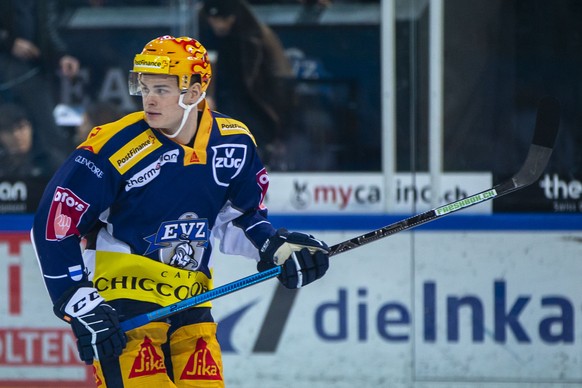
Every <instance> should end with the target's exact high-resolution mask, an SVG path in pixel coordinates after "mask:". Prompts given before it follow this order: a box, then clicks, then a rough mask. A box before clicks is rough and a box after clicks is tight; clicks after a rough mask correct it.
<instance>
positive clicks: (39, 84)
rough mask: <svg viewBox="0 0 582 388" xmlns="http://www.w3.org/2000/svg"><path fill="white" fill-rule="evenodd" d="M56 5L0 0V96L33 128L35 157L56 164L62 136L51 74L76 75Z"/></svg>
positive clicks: (75, 63)
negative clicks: (26, 115)
mask: <svg viewBox="0 0 582 388" xmlns="http://www.w3.org/2000/svg"><path fill="white" fill-rule="evenodd" d="M57 6H58V4H57V1H53V0H42V1H41V0H2V1H0V68H1V69H2V71H1V72H0V97H1V98H2V99H3V100H5V101H11V102H15V103H18V104H20V105H22V106H23V107H24V108H25V109H26V111H27V112H29V113H30V120H31V122H32V126H33V127H34V129H35V133H34V144H35V147H34V153H35V155H34V156H35V158H36V159H38V160H39V161H44V162H46V161H47V160H48V159H49V158H50V159H51V160H54V161H55V162H56V163H57V164H60V162H62V161H63V160H64V158H65V157H66V152H65V151H66V150H64V149H63V147H62V146H61V145H62V144H63V142H66V140H67V138H66V133H65V132H64V131H61V130H60V129H59V128H58V126H57V125H56V123H55V122H54V118H53V114H52V112H53V109H54V107H55V105H56V103H55V101H56V91H55V86H56V85H57V83H56V79H55V75H56V74H55V73H56V71H55V70H58V72H60V74H61V75H62V76H65V77H74V76H76V75H77V73H78V71H79V62H78V60H77V59H76V58H74V57H73V56H71V55H68V54H67V49H66V47H65V44H64V42H63V41H62V40H61V39H60V37H59V36H58V33H57V28H58V17H59V13H58V8H57Z"/></svg>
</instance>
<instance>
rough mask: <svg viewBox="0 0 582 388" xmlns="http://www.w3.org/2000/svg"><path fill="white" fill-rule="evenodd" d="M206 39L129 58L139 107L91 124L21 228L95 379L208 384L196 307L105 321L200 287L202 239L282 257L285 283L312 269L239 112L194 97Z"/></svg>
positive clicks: (205, 308)
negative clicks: (278, 211)
mask: <svg viewBox="0 0 582 388" xmlns="http://www.w3.org/2000/svg"><path fill="white" fill-rule="evenodd" d="M211 76H212V71H211V66H210V63H209V61H208V56H207V52H206V49H205V48H204V47H203V46H202V45H201V44H200V43H199V42H198V41H196V40H194V39H192V38H188V37H181V38H174V37H171V36H163V37H159V38H156V39H154V40H152V41H151V42H149V43H147V44H146V46H145V47H144V49H143V51H142V52H141V53H140V54H138V55H136V56H135V59H134V62H133V71H131V72H130V78H129V89H130V93H131V94H132V95H141V97H142V101H143V111H140V112H135V113H132V114H129V115H127V116H125V117H123V118H122V119H120V120H118V121H115V122H113V123H109V124H106V125H102V126H99V127H96V128H94V129H93V130H92V131H91V133H90V134H89V136H88V138H87V140H86V141H85V142H83V143H82V144H81V145H79V147H78V148H77V149H76V150H75V151H74V152H73V153H72V155H71V156H70V157H69V158H68V160H67V161H66V162H65V163H64V165H63V166H62V167H61V168H60V169H59V170H58V171H57V173H56V174H55V176H54V177H53V179H52V180H51V182H50V183H49V184H48V186H47V188H46V191H45V194H44V196H43V198H42V200H41V203H40V205H39V209H38V212H37V214H36V216H35V219H34V224H33V229H32V232H31V235H32V240H33V243H34V246H35V250H36V253H37V256H38V259H39V263H40V266H41V270H42V275H43V279H44V281H45V284H46V286H47V289H48V292H49V294H50V297H51V299H52V301H53V304H54V309H53V310H54V312H55V314H56V315H57V316H58V317H60V318H62V319H63V320H65V321H67V322H69V323H70V324H71V327H72V330H73V332H74V334H75V336H76V338H77V345H78V350H79V354H80V357H81V359H82V360H83V361H85V362H86V363H87V364H91V363H92V364H93V365H94V367H95V371H96V372H95V373H96V379H97V381H98V382H100V383H101V384H102V386H104V387H105V386H106V387H133V386H140V387H144V386H151V387H174V386H177V387H193V386H196V387H222V386H224V382H223V378H224V376H223V369H222V362H221V353H220V347H219V344H218V342H217V339H216V324H215V323H214V321H213V318H212V315H211V311H210V304H209V303H206V304H203V305H201V306H198V307H197V308H193V309H190V310H187V311H183V312H180V313H178V314H175V315H173V316H171V317H170V318H169V319H165V320H163V321H159V322H152V323H149V324H147V325H145V326H143V327H140V328H137V329H134V330H131V331H129V332H127V333H123V332H122V331H121V330H120V327H119V322H120V321H123V320H125V319H128V318H131V317H133V316H135V315H138V314H143V313H147V312H150V311H152V310H155V309H157V308H159V307H160V306H167V305H169V304H172V303H175V302H177V301H179V300H183V299H185V298H188V297H190V296H193V295H197V294H200V293H202V292H205V291H207V290H209V289H211V288H212V286H213V284H212V279H213V263H212V257H211V251H212V248H213V243H214V242H215V241H219V248H220V250H221V251H222V252H223V253H226V254H237V255H244V256H247V257H250V258H254V259H256V260H257V261H258V268H259V270H264V269H267V268H270V267H273V266H275V265H281V266H282V274H281V276H280V277H279V280H280V281H281V282H282V284H283V285H285V286H286V287H288V288H299V287H301V286H304V285H307V284H309V283H311V282H312V281H314V280H316V279H319V278H321V277H322V276H323V275H324V274H325V272H326V270H327V268H328V266H329V256H328V249H329V248H328V247H327V245H326V244H325V243H323V242H322V241H320V240H317V239H315V238H314V237H312V236H310V235H306V234H302V233H297V232H293V233H289V232H287V231H286V230H284V229H280V230H275V229H274V228H273V226H272V225H271V223H270V222H269V220H268V219H267V213H266V209H265V207H264V206H263V205H262V200H263V198H264V196H265V193H266V191H267V187H268V184H269V179H268V175H267V172H266V170H265V168H264V167H263V165H262V163H261V161H260V160H259V158H258V157H257V150H256V145H255V141H254V138H253V136H252V134H251V132H250V131H249V129H247V127H246V126H245V124H243V123H242V122H240V121H238V120H236V119H233V118H230V117H228V116H226V115H224V114H221V113H218V112H213V111H210V110H209V109H208V107H207V106H206V104H205V100H204V97H205V91H206V88H207V87H208V84H209V82H210V79H211Z"/></svg>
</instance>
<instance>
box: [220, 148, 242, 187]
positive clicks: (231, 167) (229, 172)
mask: <svg viewBox="0 0 582 388" xmlns="http://www.w3.org/2000/svg"><path fill="white" fill-rule="evenodd" d="M212 150H213V151H214V157H213V158H212V173H213V174H214V181H215V182H216V184H217V185H219V186H228V184H229V183H230V181H231V180H232V179H234V178H235V177H236V176H237V175H238V174H240V172H241V170H242V168H243V166H244V164H245V159H246V157H247V146H246V145H244V144H222V145H219V146H215V147H212Z"/></svg>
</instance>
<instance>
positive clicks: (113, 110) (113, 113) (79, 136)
mask: <svg viewBox="0 0 582 388" xmlns="http://www.w3.org/2000/svg"><path fill="white" fill-rule="evenodd" d="M123 116H124V115H123V112H122V110H121V109H119V108H118V107H117V105H115V104H114V103H112V102H107V101H97V102H92V103H90V104H88V105H87V107H86V108H85V111H84V112H83V118H82V122H81V124H80V125H79V126H77V127H76V128H75V134H74V136H73V140H74V144H75V146H77V145H79V144H81V143H82V142H84V141H85V140H87V136H89V133H90V132H91V130H92V129H93V128H95V127H97V126H99V125H103V124H107V123H111V122H113V121H117V120H119V119H120V118H122V117H123Z"/></svg>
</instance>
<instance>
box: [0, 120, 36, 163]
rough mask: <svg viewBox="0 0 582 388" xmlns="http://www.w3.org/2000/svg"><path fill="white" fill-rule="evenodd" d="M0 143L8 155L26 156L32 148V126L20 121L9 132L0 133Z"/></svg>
mask: <svg viewBox="0 0 582 388" xmlns="http://www.w3.org/2000/svg"><path fill="white" fill-rule="evenodd" d="M0 143H1V144H2V145H3V146H4V148H6V150H7V152H8V153H10V154H13V155H18V154H26V153H27V152H29V151H30V148H31V147H32V125H31V124H30V122H29V121H28V120H22V121H20V122H19V123H16V124H15V125H14V126H13V128H12V129H11V130H5V131H0Z"/></svg>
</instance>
